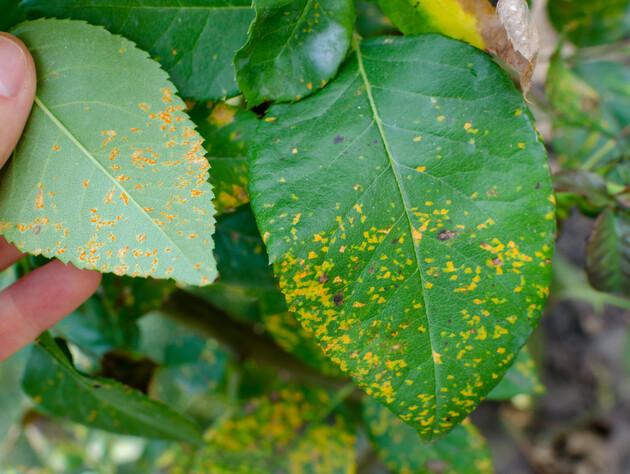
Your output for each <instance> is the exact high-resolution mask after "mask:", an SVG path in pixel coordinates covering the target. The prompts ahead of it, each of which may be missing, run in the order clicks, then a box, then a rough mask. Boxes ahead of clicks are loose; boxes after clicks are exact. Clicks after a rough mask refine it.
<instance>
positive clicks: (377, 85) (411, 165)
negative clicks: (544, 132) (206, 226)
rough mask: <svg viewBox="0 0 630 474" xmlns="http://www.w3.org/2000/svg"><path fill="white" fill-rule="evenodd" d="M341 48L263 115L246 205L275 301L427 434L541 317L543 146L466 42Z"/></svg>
mask: <svg viewBox="0 0 630 474" xmlns="http://www.w3.org/2000/svg"><path fill="white" fill-rule="evenodd" d="M356 50H357V51H356V53H355V54H354V55H353V56H352V58H350V59H349V60H348V61H347V62H346V64H345V65H344V66H343V68H342V70H341V72H340V74H339V76H338V78H337V79H336V80H335V81H334V82H331V84H329V85H328V87H326V89H324V90H323V91H321V92H319V93H318V94H316V95H314V96H313V97H311V98H308V99H305V100H303V101H300V102H299V103H296V104H293V105H278V106H273V107H272V108H271V109H269V113H268V116H267V117H266V118H265V121H264V122H262V123H261V125H260V126H259V127H258V130H257V136H256V140H255V143H254V145H252V147H251V148H250V169H251V176H250V179H251V184H250V191H251V193H252V206H253V209H254V213H255V214H256V218H257V220H258V224H259V227H260V229H261V232H262V233H263V237H264V238H265V239H266V244H267V249H268V252H269V255H270V260H271V262H273V264H274V269H275V271H276V273H277V274H278V276H279V277H280V285H281V289H282V291H283V292H284V293H285V295H286V297H287V301H288V303H289V309H290V311H293V312H296V313H297V314H298V317H299V319H300V321H301V323H302V324H303V326H304V327H306V328H307V329H309V330H311V331H312V332H314V333H315V337H316V339H317V341H318V343H319V344H320V345H321V346H322V348H323V349H324V351H325V352H326V354H327V355H328V356H329V357H331V358H332V360H333V361H335V362H337V363H338V364H340V366H341V368H342V370H343V371H344V372H347V373H349V374H351V375H352V377H353V378H354V379H355V381H356V382H357V383H358V384H359V386H361V387H362V388H364V389H365V390H366V391H367V392H368V393H369V394H371V395H372V396H374V397H376V398H377V399H378V400H380V401H381V402H383V403H387V404H388V406H389V407H390V408H391V409H392V410H393V411H395V412H396V413H397V414H398V415H399V416H400V417H401V418H403V419H404V420H406V421H408V422H409V423H410V424H411V425H412V426H414V427H416V428H417V429H418V430H419V431H420V434H421V436H422V437H423V438H424V439H433V438H437V437H440V436H441V435H443V434H444V433H446V432H448V431H449V430H450V429H452V428H453V427H454V426H456V425H457V423H458V422H459V421H461V420H462V419H464V418H465V417H466V415H467V414H468V413H469V412H470V411H471V410H472V409H473V408H474V407H475V406H476V404H477V403H478V402H479V401H480V400H481V399H482V398H483V397H484V396H485V395H486V394H487V392H488V391H489V390H490V389H491V388H492V387H493V386H494V385H495V383H496V382H495V380H496V377H501V376H502V375H503V374H504V373H505V371H506V370H507V367H508V366H509V365H510V362H511V361H512V360H513V358H514V357H515V356H516V354H517V353H518V351H519V350H520V348H521V346H522V345H523V343H524V342H525V340H526V339H527V337H528V336H529V334H530V333H531V331H532V329H533V328H534V327H535V325H536V323H537V321H538V318H539V317H540V311H541V309H542V307H543V304H544V301H545V298H546V294H547V284H548V282H549V278H550V268H549V263H550V260H549V258H550V256H551V251H552V250H551V249H552V246H553V234H554V227H555V219H554V212H553V203H552V201H553V198H552V196H551V186H550V180H549V172H548V169H547V164H546V156H545V150H544V147H543V146H542V144H541V143H540V141H539V138H538V135H537V133H536V131H535V129H534V125H533V120H532V118H531V115H530V114H529V112H528V111H527V108H526V106H525V104H524V103H523V99H522V97H521V95H520V94H519V93H518V92H517V91H516V90H515V89H514V87H513V85H512V84H511V82H510V80H509V78H508V77H507V75H506V74H505V73H504V72H503V71H502V70H501V69H500V68H499V67H498V66H496V65H495V64H494V63H492V61H491V60H490V58H489V57H488V56H487V55H485V54H483V53H481V52H479V51H477V50H475V49H474V48H472V47H470V46H467V45H465V44H462V43H460V42H457V41H453V40H449V39H447V38H443V37H440V36H437V35H425V36H421V37H416V38H411V37H406V38H393V37H392V38H380V39H377V40H368V41H365V42H363V43H361V44H359V43H358V42H357V44H356ZM409 77H414V81H413V82H410V81H409V80H408V78H409ZM436 77H440V80H439V81H436V80H435V78H436ZM412 405H413V406H416V405H417V406H418V409H417V411H416V410H414V411H411V410H410V409H409V406H412Z"/></svg>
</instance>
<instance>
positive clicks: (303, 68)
mask: <svg viewBox="0 0 630 474" xmlns="http://www.w3.org/2000/svg"><path fill="white" fill-rule="evenodd" d="M254 6H255V8H256V20H255V21H254V23H252V26H251V28H250V30H249V40H248V41H247V43H246V44H245V46H243V48H242V49H240V50H239V51H238V52H237V53H236V57H235V58H234V64H235V66H236V80H237V81H238V85H239V87H240V88H241V90H242V91H243V94H245V98H246V99H247V102H248V105H249V106H250V107H253V106H255V105H258V104H260V103H262V102H264V101H266V100H276V101H292V100H299V99H300V98H301V97H305V96H307V95H309V94H311V93H312V92H314V91H316V90H318V89H320V88H321V87H323V86H324V85H325V84H326V82H328V81H329V80H330V79H331V78H332V77H333V76H334V75H335V74H336V72H337V69H338V68H339V65H340V64H341V61H343V59H344V58H345V56H346V53H347V51H348V48H349V46H350V38H351V36H352V28H353V27H354V19H355V10H354V3H353V1H352V0H257V1H255V2H254Z"/></svg>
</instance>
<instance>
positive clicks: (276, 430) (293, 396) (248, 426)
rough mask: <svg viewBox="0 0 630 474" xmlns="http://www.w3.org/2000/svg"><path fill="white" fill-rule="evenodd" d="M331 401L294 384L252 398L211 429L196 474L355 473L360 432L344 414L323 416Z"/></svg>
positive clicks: (318, 393)
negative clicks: (355, 433)
mask: <svg viewBox="0 0 630 474" xmlns="http://www.w3.org/2000/svg"><path fill="white" fill-rule="evenodd" d="M329 401H330V398H329V396H328V395H327V393H326V392H324V391H323V390H320V389H313V388H309V389H297V388H295V387H289V388H285V389H282V390H279V391H278V392H274V393H272V394H270V395H269V396H265V397H261V398H257V399H252V400H249V401H247V402H245V403H244V405H243V406H242V407H240V408H239V409H238V411H237V412H236V413H235V414H234V415H233V416H232V417H231V418H230V419H228V420H226V421H225V422H224V423H222V424H220V425H218V426H217V427H216V428H214V429H211V430H210V431H209V432H208V433H206V439H207V440H208V445H207V447H206V448H205V450H204V451H203V452H197V454H196V456H195V464H194V466H193V467H192V472H200V473H205V472H217V473H219V472H225V473H252V474H253V473H261V472H313V473H322V474H323V473H326V474H328V473H330V474H336V473H344V474H345V473H351V472H354V471H355V460H354V457H355V453H354V443H355V435H354V433H353V431H352V429H351V427H350V426H349V424H348V422H347V421H346V420H345V418H344V417H343V416H342V415H340V414H337V413H333V414H332V415H330V416H329V417H328V418H327V419H326V420H323V419H321V415H320V414H321V413H322V410H323V409H325V408H326V404H327V403H328V402H329Z"/></svg>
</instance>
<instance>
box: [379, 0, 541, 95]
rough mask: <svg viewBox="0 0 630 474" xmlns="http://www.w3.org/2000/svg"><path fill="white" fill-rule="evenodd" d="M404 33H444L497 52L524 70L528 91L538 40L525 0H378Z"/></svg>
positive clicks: (523, 80) (525, 84) (524, 79)
mask: <svg viewBox="0 0 630 474" xmlns="http://www.w3.org/2000/svg"><path fill="white" fill-rule="evenodd" d="M379 5H380V6H381V8H382V9H383V11H384V12H385V13H386V14H387V15H388V17H389V18H390V19H391V20H392V22H393V23H394V24H395V25H396V26H397V27H398V28H400V30H401V31H402V32H403V33H404V34H417V33H442V34H444V35H447V36H450V37H451V38H455V39H459V40H462V41H466V42H468V43H470V44H472V45H473V46H476V47H477V48H480V49H485V50H486V51H489V52H491V53H494V54H497V55H499V56H501V57H502V58H503V59H505V60H506V61H507V62H508V63H509V64H511V65H512V66H514V67H515V68H516V69H517V70H518V71H519V72H520V73H521V85H522V87H523V91H524V92H525V93H527V91H528V90H529V85H530V82H531V77H532V73H533V70H534V68H535V67H536V62H537V60H538V50H539V40H538V32H537V29H536V25H535V24H534V22H533V20H532V18H531V15H530V13H529V8H528V6H527V3H526V2H525V0H499V2H498V3H497V7H496V9H495V8H494V7H493V6H492V5H491V3H490V2H489V1H488V0H440V1H434V0H431V1H428V0H379Z"/></svg>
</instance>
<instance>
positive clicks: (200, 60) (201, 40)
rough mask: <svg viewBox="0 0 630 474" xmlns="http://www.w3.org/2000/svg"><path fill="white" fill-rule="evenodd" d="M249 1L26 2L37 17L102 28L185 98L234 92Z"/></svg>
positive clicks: (250, 12) (249, 14)
mask: <svg viewBox="0 0 630 474" xmlns="http://www.w3.org/2000/svg"><path fill="white" fill-rule="evenodd" d="M250 5H251V0H204V1H203V2H200V1H199V0H132V1H130V0H98V1H97V0H72V1H68V0H26V1H25V2H24V3H23V4H22V8H24V10H25V11H26V12H27V13H29V14H31V15H38V16H47V17H56V18H71V19H74V20H86V21H88V22H90V23H92V24H94V25H103V26H105V27H106V28H107V29H108V30H109V31H111V32H112V33H118V34H121V35H122V36H125V37H126V38H129V39H130V40H132V41H133V42H135V43H136V44H137V45H138V47H139V48H141V49H144V50H146V51H148V52H149V53H150V54H151V56H152V57H153V58H155V59H156V60H157V61H159V62H160V64H161V65H162V67H163V68H164V69H165V70H166V72H168V73H169V75H170V76H171V78H172V80H173V83H174V84H175V85H176V86H177V88H178V89H179V90H180V91H181V93H182V95H183V96H184V97H192V98H195V99H198V100H207V99H220V98H221V97H225V96H227V97H231V96H233V95H236V94H237V93H238V87H237V85H236V80H235V79H234V67H233V66H232V61H233V59H234V53H235V52H236V50H237V49H238V48H240V47H241V46H243V44H244V43H245V41H246V40H247V28H248V27H249V24H250V23H251V21H252V19H253V18H254V10H253V9H252V8H251V6H250Z"/></svg>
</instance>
